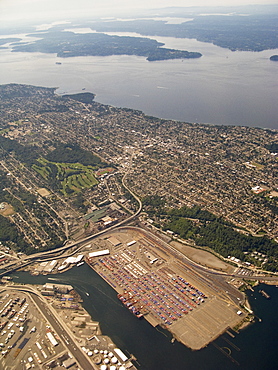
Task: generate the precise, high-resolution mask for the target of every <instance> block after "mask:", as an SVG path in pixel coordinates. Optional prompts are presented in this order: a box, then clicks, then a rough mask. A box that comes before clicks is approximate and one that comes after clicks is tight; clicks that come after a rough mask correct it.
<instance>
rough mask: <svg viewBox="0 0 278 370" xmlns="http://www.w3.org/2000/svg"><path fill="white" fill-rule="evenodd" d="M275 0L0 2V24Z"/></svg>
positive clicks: (19, 0) (32, 0) (262, 2)
mask: <svg viewBox="0 0 278 370" xmlns="http://www.w3.org/2000/svg"><path fill="white" fill-rule="evenodd" d="M277 3H278V0H137V1H136V0H0V22H5V21H15V22H16V21H18V20H23V19H25V20H26V19H32V20H34V19H38V20H40V19H42V18H44V17H54V18H57V17H60V18H62V17H64V19H66V18H67V17H70V16H72V15H79V14H87V15H91V16H100V15H103V16H105V15H111V13H112V12H113V11H117V12H118V11H119V10H127V9H144V8H160V7H169V6H215V5H220V6H225V5H234V6H235V5H248V4H277Z"/></svg>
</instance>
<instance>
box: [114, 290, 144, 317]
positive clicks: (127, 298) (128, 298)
mask: <svg viewBox="0 0 278 370" xmlns="http://www.w3.org/2000/svg"><path fill="white" fill-rule="evenodd" d="M117 297H118V299H119V300H120V301H121V302H122V304H123V305H124V306H125V307H126V308H128V309H129V311H130V312H132V313H133V315H134V316H136V317H137V318H138V319H141V318H142V317H143V314H142V313H141V312H140V311H139V309H138V308H137V307H136V306H135V304H136V303H137V300H136V299H133V298H134V297H133V296H132V295H131V294H130V293H126V292H125V293H123V294H117Z"/></svg>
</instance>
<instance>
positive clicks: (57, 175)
mask: <svg viewBox="0 0 278 370" xmlns="http://www.w3.org/2000/svg"><path fill="white" fill-rule="evenodd" d="M33 169H34V170H35V171H36V172H37V173H38V174H40V175H41V176H42V177H43V178H44V179H45V180H49V183H50V184H51V182H52V183H53V181H56V183H58V184H59V185H60V189H61V192H62V193H63V194H64V195H68V194H71V193H78V192H80V191H82V190H83V189H89V188H91V187H92V186H94V185H96V184H98V181H97V179H96V178H95V176H94V172H95V171H96V170H97V168H96V167H93V166H84V165H82V164H80V163H55V162H50V161H48V160H47V159H45V158H40V159H38V165H36V164H35V165H33Z"/></svg>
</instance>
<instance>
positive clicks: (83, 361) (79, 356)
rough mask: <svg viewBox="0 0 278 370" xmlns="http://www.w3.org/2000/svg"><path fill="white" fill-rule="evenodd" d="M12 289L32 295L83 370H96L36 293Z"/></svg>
mask: <svg viewBox="0 0 278 370" xmlns="http://www.w3.org/2000/svg"><path fill="white" fill-rule="evenodd" d="M12 289H18V290H23V291H27V292H28V293H31V294H32V298H33V300H34V301H35V303H36V305H37V306H38V308H39V309H40V311H41V313H42V314H43V315H44V316H45V318H46V320H47V321H48V322H49V323H50V325H51V326H52V327H53V329H54V331H55V332H56V333H57V334H58V335H59V337H60V338H61V340H62V342H63V343H64V345H65V347H66V348H67V349H68V351H69V352H70V353H71V354H72V355H73V356H74V358H75V359H76V361H77V362H78V363H79V365H80V367H81V368H82V369H83V370H90V369H92V370H93V369H97V367H94V366H93V364H92V363H91V362H90V361H89V359H88V358H87V356H86V354H85V353H84V352H83V351H82V350H81V349H80V348H79V347H78V346H77V345H76V344H75V342H74V340H73V339H72V338H71V336H70V335H69V334H68V330H65V328H64V325H63V323H62V322H61V321H60V320H59V319H58V318H57V314H55V313H54V312H53V310H51V308H50V307H49V305H47V304H46V303H44V302H42V301H41V299H40V297H39V296H38V295H36V293H35V292H33V291H32V290H31V289H30V290H29V289H28V288H27V287H26V288H23V287H22V286H20V285H19V286H15V285H14V286H12Z"/></svg>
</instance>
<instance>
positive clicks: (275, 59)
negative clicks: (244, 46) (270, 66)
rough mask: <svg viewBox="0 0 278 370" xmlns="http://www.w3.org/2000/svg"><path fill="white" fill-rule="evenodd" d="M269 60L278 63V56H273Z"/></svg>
mask: <svg viewBox="0 0 278 370" xmlns="http://www.w3.org/2000/svg"><path fill="white" fill-rule="evenodd" d="M269 59H270V60H272V61H274V62H278V55H272V56H271V57H270V58H269Z"/></svg>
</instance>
